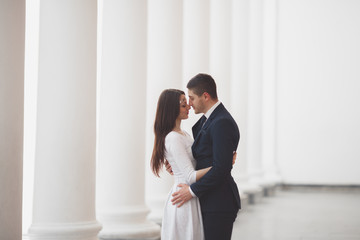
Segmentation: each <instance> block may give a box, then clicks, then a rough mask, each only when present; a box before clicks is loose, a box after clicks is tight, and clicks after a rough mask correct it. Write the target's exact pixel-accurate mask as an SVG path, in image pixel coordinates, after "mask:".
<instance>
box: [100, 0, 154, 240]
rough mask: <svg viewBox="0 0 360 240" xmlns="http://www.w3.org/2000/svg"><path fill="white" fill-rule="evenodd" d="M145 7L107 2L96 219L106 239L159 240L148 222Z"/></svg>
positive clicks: (132, 0) (136, 1)
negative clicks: (146, 195)
mask: <svg viewBox="0 0 360 240" xmlns="http://www.w3.org/2000/svg"><path fill="white" fill-rule="evenodd" d="M146 11H147V6H146V2H145V1H142V0H127V1H116V0H105V1H104V2H103V21H102V22H103V29H102V66H101V83H100V88H101V89H100V110H99V114H100V115H99V119H100V120H99V121H100V123H99V147H98V185H97V186H98V188H97V213H98V217H99V220H100V221H101V222H102V224H103V230H102V231H101V232H100V235H99V236H100V238H102V239H157V238H159V237H160V227H159V226H158V225H157V224H155V223H153V222H150V221H147V219H146V217H147V215H148V213H149V209H148V208H147V207H146V205H145V172H144V170H145V167H144V157H145V117H146V39H147V36H146V20H147V12H146Z"/></svg>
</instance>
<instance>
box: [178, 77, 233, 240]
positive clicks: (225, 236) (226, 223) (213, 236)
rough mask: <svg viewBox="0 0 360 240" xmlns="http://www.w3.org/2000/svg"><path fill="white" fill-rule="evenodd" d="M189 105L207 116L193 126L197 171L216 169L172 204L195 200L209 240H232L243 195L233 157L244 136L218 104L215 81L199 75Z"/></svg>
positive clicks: (190, 87) (193, 81) (183, 190)
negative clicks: (193, 198) (236, 175)
mask: <svg viewBox="0 0 360 240" xmlns="http://www.w3.org/2000/svg"><path fill="white" fill-rule="evenodd" d="M186 87H187V88H188V93H189V105H190V106H191V107H192V108H193V109H194V111H195V113H196V114H197V113H203V114H204V115H203V116H202V117H201V118H200V119H199V121H198V122H197V123H196V124H195V125H194V126H193V128H192V131H193V137H194V143H193V145H192V152H193V155H194V158H195V159H196V170H198V169H202V168H207V167H210V166H212V168H211V169H210V171H209V172H208V173H207V174H206V175H205V176H204V177H202V178H201V179H200V180H199V181H197V182H195V183H193V184H191V186H188V185H186V184H180V185H179V187H181V189H180V190H179V191H177V192H175V193H174V194H173V199H172V202H173V204H176V205H177V206H178V207H181V206H182V205H183V204H184V203H185V202H187V201H188V200H190V199H191V198H192V197H198V198H199V200H200V205H201V213H202V217H203V225H204V232H205V239H206V240H219V239H221V240H230V239H231V233H232V228H233V223H234V221H235V219H236V216H237V212H238V211H239V209H240V196H239V191H238V188H237V186H236V183H235V182H234V179H233V178H232V176H231V169H232V160H233V153H234V151H236V149H237V146H238V143H239V139H240V133H239V129H238V127H237V124H236V122H235V121H234V119H233V118H232V117H231V115H230V113H229V112H228V111H227V110H226V109H225V107H224V105H223V104H222V103H221V102H220V101H219V100H218V98H217V93H216V84H215V81H214V79H213V78H212V77H211V76H210V75H207V74H198V75H196V76H195V77H193V78H192V79H191V80H190V81H189V83H188V84H187V86H186Z"/></svg>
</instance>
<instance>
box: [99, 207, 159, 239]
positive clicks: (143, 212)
mask: <svg viewBox="0 0 360 240" xmlns="http://www.w3.org/2000/svg"><path fill="white" fill-rule="evenodd" d="M148 213H149V210H148V208H147V207H146V206H127V207H123V208H120V209H117V210H107V211H103V212H100V213H99V220H100V221H101V222H102V224H103V229H102V230H101V232H100V233H99V238H100V239H103V240H108V239H109V240H110V239H111V240H130V239H138V240H140V239H141V240H158V239H160V226H159V225H158V224H156V223H154V222H151V221H148V220H146V216H147V214H148Z"/></svg>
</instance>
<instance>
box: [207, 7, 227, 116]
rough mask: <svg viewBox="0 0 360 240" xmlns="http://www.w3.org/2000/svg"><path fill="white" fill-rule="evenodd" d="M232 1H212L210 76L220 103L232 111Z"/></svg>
mask: <svg viewBox="0 0 360 240" xmlns="http://www.w3.org/2000/svg"><path fill="white" fill-rule="evenodd" d="M231 5H232V0H211V1H210V74H211V75H212V77H213V78H214V79H215V82H216V86H217V92H218V97H219V99H220V101H221V102H222V103H223V104H224V105H225V107H227V109H228V110H231V105H230V104H231V97H230V92H231V90H230V89H231V81H230V78H231V30H232V29H231V17H232V11H231Z"/></svg>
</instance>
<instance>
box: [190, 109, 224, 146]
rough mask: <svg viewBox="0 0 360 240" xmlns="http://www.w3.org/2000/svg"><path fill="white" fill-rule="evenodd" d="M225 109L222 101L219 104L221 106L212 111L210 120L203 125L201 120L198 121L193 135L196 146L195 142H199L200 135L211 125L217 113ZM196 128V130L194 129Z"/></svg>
mask: <svg viewBox="0 0 360 240" xmlns="http://www.w3.org/2000/svg"><path fill="white" fill-rule="evenodd" d="M224 109H225V107H224V105H223V104H222V103H220V104H219V106H217V107H216V108H215V109H214V111H213V112H212V113H211V115H210V117H209V119H208V120H206V122H205V124H204V125H203V126H201V124H200V122H201V121H200V120H199V121H197V122H196V123H195V125H194V127H193V136H194V143H193V146H195V144H196V143H197V142H198V140H199V138H200V136H201V131H206V130H207V128H208V127H209V126H210V124H211V122H212V121H213V120H214V119H215V118H216V117H217V115H218V114H219V113H221V112H222V111H223V110H224ZM194 129H195V131H196V132H195V131H194Z"/></svg>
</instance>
